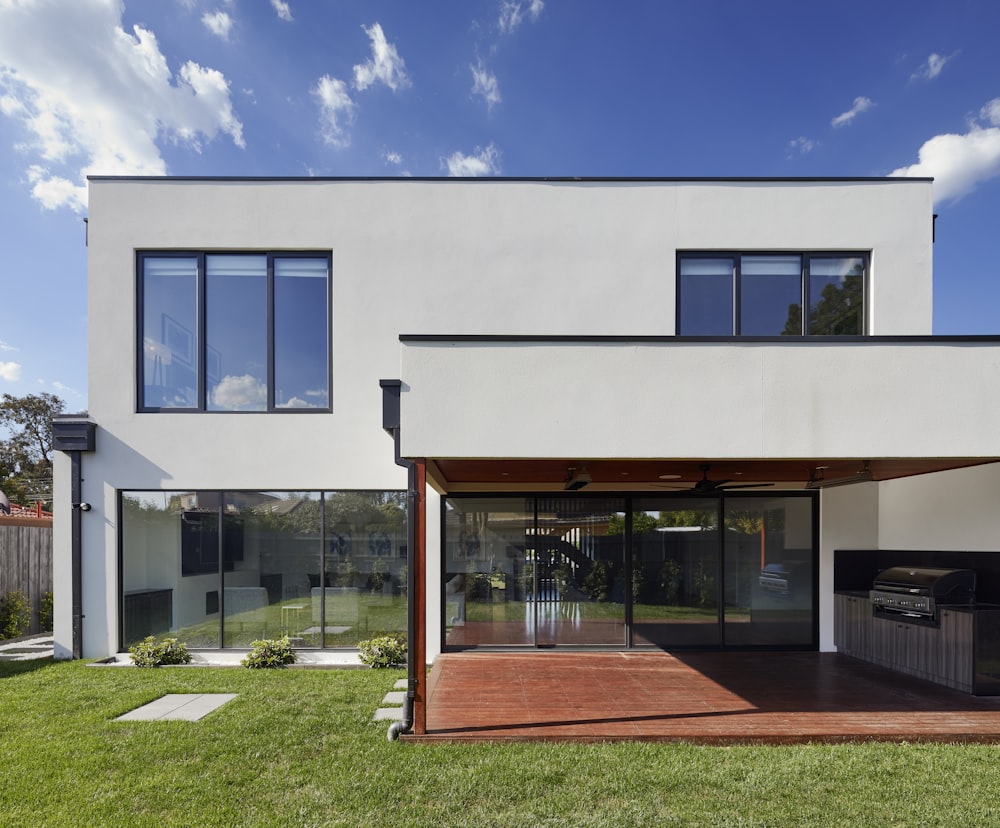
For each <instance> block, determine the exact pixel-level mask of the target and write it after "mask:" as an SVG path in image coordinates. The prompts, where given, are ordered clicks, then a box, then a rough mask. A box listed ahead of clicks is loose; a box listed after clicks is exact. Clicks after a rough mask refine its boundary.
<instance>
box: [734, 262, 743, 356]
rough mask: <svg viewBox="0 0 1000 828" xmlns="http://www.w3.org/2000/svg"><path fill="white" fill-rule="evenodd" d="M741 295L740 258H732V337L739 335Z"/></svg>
mask: <svg viewBox="0 0 1000 828" xmlns="http://www.w3.org/2000/svg"><path fill="white" fill-rule="evenodd" d="M742 294H743V271H742V268H741V267H740V256H738V255H735V256H733V336H739V335H740V333H741V330H740V328H741V325H740V302H741V301H742V299H741V297H742Z"/></svg>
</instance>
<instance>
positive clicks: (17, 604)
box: [0, 589, 31, 639]
mask: <svg viewBox="0 0 1000 828" xmlns="http://www.w3.org/2000/svg"><path fill="white" fill-rule="evenodd" d="M29 624H31V602H30V601H29V600H28V596H27V595H25V594H24V593H23V592H21V591H20V590H17V589H15V590H13V591H12V592H8V593H7V594H6V595H4V596H3V598H0V639H2V638H18V637H19V636H22V635H24V634H25V633H26V632H27V631H28V625H29Z"/></svg>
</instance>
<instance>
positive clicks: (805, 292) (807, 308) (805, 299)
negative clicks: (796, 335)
mask: <svg viewBox="0 0 1000 828" xmlns="http://www.w3.org/2000/svg"><path fill="white" fill-rule="evenodd" d="M809 262H810V259H809V256H807V255H803V256H802V268H801V273H802V328H801V331H800V333H801V334H802V336H808V335H809V317H810V316H811V315H812V305H810V304H809V297H810V295H811V294H810V290H809Z"/></svg>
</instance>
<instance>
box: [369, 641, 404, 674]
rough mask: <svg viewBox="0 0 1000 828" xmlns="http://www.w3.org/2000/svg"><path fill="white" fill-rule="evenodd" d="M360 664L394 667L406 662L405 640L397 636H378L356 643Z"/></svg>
mask: <svg viewBox="0 0 1000 828" xmlns="http://www.w3.org/2000/svg"><path fill="white" fill-rule="evenodd" d="M358 650H360V658H361V662H362V664H367V665H368V666H369V667H394V666H396V665H397V664H402V663H403V662H404V661H405V660H406V639H405V638H403V637H402V636H399V635H379V636H376V637H375V638H369V639H368V640H367V641H359V642H358Z"/></svg>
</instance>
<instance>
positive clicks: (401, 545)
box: [120, 491, 407, 649]
mask: <svg viewBox="0 0 1000 828" xmlns="http://www.w3.org/2000/svg"><path fill="white" fill-rule="evenodd" d="M120 525H121V583H122V593H121V646H122V649H125V648H127V647H128V646H130V645H131V644H134V643H135V642H137V641H141V640H142V639H143V638H144V637H146V636H147V635H155V636H161V635H168V634H169V635H172V636H176V637H177V638H179V639H181V640H182V641H184V642H185V643H186V644H187V645H188V646H189V647H196V648H216V647H241V648H242V647H249V646H250V643H251V642H252V641H254V640H256V639H260V638H276V637H279V636H282V635H287V636H288V637H289V639H290V640H291V642H292V643H293V644H294V645H295V646H296V647H304V648H309V647H354V646H356V645H357V643H358V641H361V640H363V639H366V638H370V637H371V636H372V635H373V634H376V633H381V632H391V633H399V632H403V631H405V630H406V610H407V604H406V600H407V547H406V497H405V494H404V493H403V492H398V491H336V492H278V491H228V492H220V491H172V492H168V491H156V492H151V491H127V492H122V494H121V522H120Z"/></svg>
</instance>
